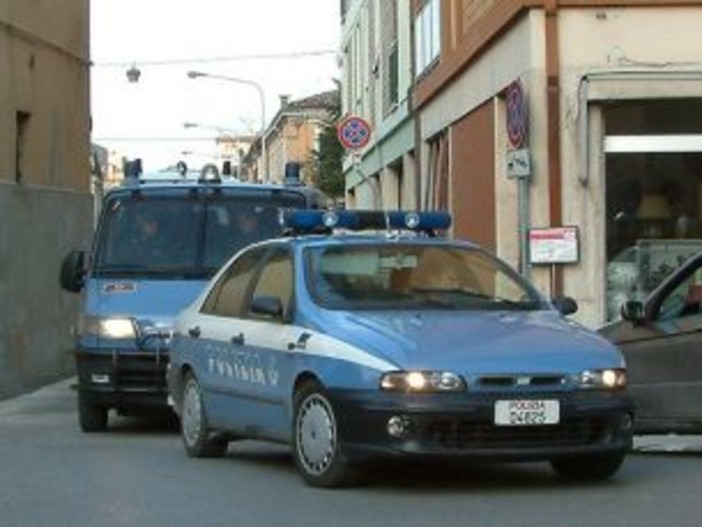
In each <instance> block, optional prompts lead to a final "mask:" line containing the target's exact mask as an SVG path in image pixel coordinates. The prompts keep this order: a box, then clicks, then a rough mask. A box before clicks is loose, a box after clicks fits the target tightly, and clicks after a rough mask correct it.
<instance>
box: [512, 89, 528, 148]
mask: <svg viewBox="0 0 702 527" xmlns="http://www.w3.org/2000/svg"><path fill="white" fill-rule="evenodd" d="M506 99H507V137H508V138H509V144H510V145H512V148H516V149H519V148H523V147H524V146H526V144H527V142H528V138H529V111H528V110H529V108H528V105H527V100H526V95H525V93H524V90H523V89H522V83H521V82H519V80H516V81H514V82H512V83H511V84H510V85H509V86H507V92H506Z"/></svg>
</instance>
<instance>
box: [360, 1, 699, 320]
mask: <svg viewBox="0 0 702 527" xmlns="http://www.w3.org/2000/svg"><path fill="white" fill-rule="evenodd" d="M371 3H373V2H371ZM410 17H411V25H412V28H413V30H414V31H413V33H414V37H415V38H414V41H413V42H414V52H413V57H414V78H413V81H414V86H413V103H412V104H413V118H414V120H415V129H416V134H415V139H416V143H415V144H416V147H415V148H416V154H415V157H416V159H417V166H418V172H419V173H420V174H421V176H420V177H419V178H418V181H419V185H418V186H419V195H420V196H421V200H420V206H422V207H446V208H449V209H450V210H451V211H452V212H453V214H454V227H453V235H454V236H456V237H463V238H468V239H472V240H475V241H477V242H478V243H480V244H481V245H483V246H485V247H487V248H488V249H490V250H492V251H494V252H496V253H497V254H499V255H500V256H502V257H504V258H506V259H507V260H508V261H510V262H511V263H513V264H514V265H515V266H516V267H518V268H519V269H520V270H521V271H522V272H523V273H524V274H527V275H529V276H530V277H531V278H533V279H534V280H535V281H536V283H537V285H539V286H540V288H541V289H542V291H544V292H545V293H547V294H550V295H558V294H567V295H569V296H572V297H574V298H575V299H576V300H577V301H578V303H579V305H580V311H579V313H578V314H577V315H576V318H578V319H579V320H580V321H582V322H584V323H586V324H587V325H590V326H598V325H601V324H603V323H606V322H607V321H608V320H611V319H613V318H616V317H617V316H618V310H619V306H620V304H621V303H622V302H623V301H624V300H625V299H627V298H642V297H643V296H645V295H646V294H647V293H648V292H650V291H651V290H652V289H653V288H654V287H655V286H656V285H657V284H658V283H660V281H661V280H662V279H663V277H665V276H666V274H667V273H669V272H670V271H671V270H672V269H674V268H675V267H676V266H678V265H679V264H680V263H681V261H683V260H684V259H685V258H686V257H687V256H689V255H690V254H692V253H694V252H696V251H698V250H699V249H702V230H701V227H702V46H700V39H701V37H700V36H699V32H698V30H697V28H698V27H700V24H702V2H700V1H669V0H659V1H640V0H639V1H637V0H630V1H626V0H609V1H597V0H590V1H587V0H531V1H524V0H425V1H419V0H417V1H414V2H413V3H412V13H411V15H410Z"/></svg>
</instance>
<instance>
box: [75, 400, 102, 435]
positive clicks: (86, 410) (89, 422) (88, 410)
mask: <svg viewBox="0 0 702 527" xmlns="http://www.w3.org/2000/svg"><path fill="white" fill-rule="evenodd" d="M107 410H108V409H107V407H105V406H102V405H100V404H95V403H92V402H89V401H87V400H86V397H85V396H84V395H83V394H82V393H80V392H79V393H78V422H79V423H80V429H81V430H82V431H83V432H87V433H93V432H104V431H105V430H107Z"/></svg>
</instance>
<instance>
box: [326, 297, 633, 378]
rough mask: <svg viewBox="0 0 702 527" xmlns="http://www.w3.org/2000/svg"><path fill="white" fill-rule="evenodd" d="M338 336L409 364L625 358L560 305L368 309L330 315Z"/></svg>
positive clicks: (465, 366)
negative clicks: (410, 310) (541, 307)
mask: <svg viewBox="0 0 702 527" xmlns="http://www.w3.org/2000/svg"><path fill="white" fill-rule="evenodd" d="M332 317H333V318H336V320H333V321H332V320H328V321H326V323H324V326H325V327H327V328H329V327H334V328H335V330H334V331H333V332H330V333H332V334H333V336H334V337H335V338H338V339H341V340H344V341H346V342H348V343H350V344H352V345H355V346H358V347H361V348H364V349H367V350H370V351H372V352H373V353H374V354H376V355H378V356H379V357H382V358H384V359H386V360H389V361H390V362H392V363H394V364H396V365H397V366H398V368H403V369H441V370H451V371H456V372H470V373H474V374H479V373H501V372H504V373H507V372H522V373H536V372H554V373H555V372H572V373H576V372H580V371H582V370H583V369H588V368H605V367H606V368H612V367H621V366H623V359H622V357H621V354H620V353H619V350H618V349H617V348H616V347H614V346H613V345H612V344H610V343H609V342H607V341H606V340H605V339H603V338H602V337H600V336H599V335H597V334H596V333H594V332H592V331H589V330H587V329H585V328H584V327H582V326H580V325H579V324H577V323H575V322H573V321H570V320H567V319H564V318H563V317H562V316H561V315H560V314H558V313H557V312H555V311H530V312H524V311H520V312H512V311H509V312H508V311H492V312H465V311H464V312H446V311H432V312H427V311H423V312H414V313H406V312H366V313H346V314H340V313H337V314H334V315H332Z"/></svg>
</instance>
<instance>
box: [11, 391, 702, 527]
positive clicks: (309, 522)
mask: <svg viewBox="0 0 702 527" xmlns="http://www.w3.org/2000/svg"><path fill="white" fill-rule="evenodd" d="M69 386H70V381H66V382H63V383H59V384H56V385H53V386H50V387H48V388H45V389H42V390H40V391H38V392H35V393H33V394H29V395H26V396H22V397H19V398H16V399H11V400H7V401H2V402H0V460H2V468H1V470H0V526H1V527H14V526H22V527H25V526H63V525H66V526H95V527H101V526H149V527H151V526H172V527H177V526H186V525H187V526H210V525H212V526H219V525H222V526H225V525H226V526H228V527H249V526H251V527H268V526H283V527H295V526H301V527H302V526H304V527H317V526H324V527H347V526H348V527H366V526H369V527H370V526H383V527H394V526H398V527H415V526H416V527H426V526H438V525H441V526H446V525H458V526H530V527H533V526H535V525H538V526H540V527H541V526H559V527H563V526H566V527H577V526H588V527H590V526H595V525H597V526H599V525H606V526H626V527H631V526H670V527H672V526H695V527H698V526H699V525H702V500H701V498H700V497H701V496H702V454H700V453H699V452H676V453H674V454H671V453H665V454H664V453H660V452H658V451H656V450H653V451H648V453H646V454H634V455H632V456H630V457H629V459H628V460H627V462H626V463H625V465H624V467H623V468H622V470H621V471H620V472H619V473H618V475H617V477H616V478H614V479H613V480H611V481H609V482H604V483H597V484H564V483H563V482H562V481H561V480H559V479H558V478H557V477H556V476H555V475H554V474H553V473H552V472H551V470H550V468H549V466H548V465H546V464H524V465H514V464H510V465H500V466H471V467H466V466H460V465H455V466H433V467H423V466H417V465H405V466H400V467H389V466H386V467H378V468H377V473H375V474H374V476H373V477H372V478H371V479H370V480H369V481H368V482H366V484H365V485H364V486H360V487H356V488H352V489H344V490H333V491H329V490H326V491H325V490H318V489H312V488H309V487H306V486H305V485H304V484H303V483H302V481H301V479H300V478H299V477H298V475H297V473H296V472H295V469H294V467H293V464H292V460H291V458H290V455H289V451H288V450H287V449H286V448H284V447H280V446H277V445H268V444H265V443H260V442H242V443H235V444H232V445H231V446H230V450H229V454H228V456H227V457H226V458H225V459H212V460H199V459H198V460H195V459H189V458H187V457H186V456H185V453H184V451H183V448H182V445H181V443H180V437H179V435H178V433H177V431H176V430H175V428H174V427H173V426H172V425H171V426H169V425H168V424H163V423H157V424H153V423H151V424H150V423H146V422H144V421H138V420H128V419H121V420H118V421H117V422H116V423H115V424H114V425H113V426H112V427H111V431H110V432H108V433H106V434H83V433H81V432H80V431H79V430H78V426H77V419H76V414H75V393H74V392H73V391H72V390H71V389H70V387H69ZM113 422H114V420H113ZM653 443H655V441H654V442H653ZM648 446H649V447H651V443H650V442H649V444H648Z"/></svg>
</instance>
